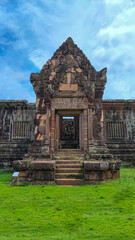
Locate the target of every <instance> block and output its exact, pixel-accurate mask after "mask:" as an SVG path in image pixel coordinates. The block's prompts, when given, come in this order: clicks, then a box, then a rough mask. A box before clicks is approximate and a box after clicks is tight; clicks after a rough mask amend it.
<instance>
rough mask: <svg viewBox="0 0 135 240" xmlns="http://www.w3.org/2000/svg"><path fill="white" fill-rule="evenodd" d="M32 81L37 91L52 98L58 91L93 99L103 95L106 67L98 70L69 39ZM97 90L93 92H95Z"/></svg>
mask: <svg viewBox="0 0 135 240" xmlns="http://www.w3.org/2000/svg"><path fill="white" fill-rule="evenodd" d="M34 76H36V78H35V80H34V79H33V78H34V77H33V75H31V82H32V84H33V86H34V90H35V92H36V94H37V95H38V96H39V95H40V92H41V93H42V96H43V95H44V97H45V98H48V97H49V98H51V97H52V96H54V95H55V93H56V92H57V94H58V92H60V94H61V92H69V94H70V96H71V94H74V92H83V93H84V95H85V96H87V97H88V99H89V100H90V101H92V100H93V99H94V98H95V97H97V98H98V97H102V95H103V90H104V85H105V82H106V70H101V71H100V72H97V71H96V70H95V69H94V67H93V66H92V65H91V63H90V61H89V60H88V59H87V57H86V56H85V55H84V53H83V52H82V51H81V50H80V49H79V48H78V47H77V45H76V44H75V43H74V42H73V40H72V39H71V38H68V39H67V40H66V41H65V42H64V43H63V44H62V45H61V46H60V47H59V49H58V50H57V51H56V52H55V53H54V55H53V57H52V58H51V59H50V60H49V61H48V62H47V63H46V64H45V65H44V66H43V68H42V70H41V72H40V73H39V74H38V77H37V75H34ZM95 93H96V94H95Z"/></svg>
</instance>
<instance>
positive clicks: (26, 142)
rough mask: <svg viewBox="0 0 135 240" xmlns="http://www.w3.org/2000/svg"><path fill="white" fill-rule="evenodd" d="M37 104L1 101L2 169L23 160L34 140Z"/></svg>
mask: <svg viewBox="0 0 135 240" xmlns="http://www.w3.org/2000/svg"><path fill="white" fill-rule="evenodd" d="M34 119H35V104H30V103H28V102H27V101H24V100H22V101H16V100H9V101H4V100H0V168H3V167H5V168H8V167H10V166H11V165H12V162H13V160H15V159H23V157H24V155H25V154H26V153H27V152H28V148H29V146H30V144H31V142H32V141H33V140H34Z"/></svg>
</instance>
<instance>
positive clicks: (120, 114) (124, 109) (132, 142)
mask: <svg viewBox="0 0 135 240" xmlns="http://www.w3.org/2000/svg"><path fill="white" fill-rule="evenodd" d="M103 115H104V139H105V141H106V144H107V147H108V148H109V149H110V152H111V153H112V154H113V155H114V156H117V157H118V158H120V159H121V160H123V161H126V162H128V163H129V164H130V163H131V164H132V165H134V166H135V100H104V102H103Z"/></svg>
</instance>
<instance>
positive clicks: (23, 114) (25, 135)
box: [0, 100, 135, 168]
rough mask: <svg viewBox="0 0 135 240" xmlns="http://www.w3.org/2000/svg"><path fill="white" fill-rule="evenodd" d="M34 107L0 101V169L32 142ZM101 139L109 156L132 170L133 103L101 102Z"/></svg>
mask: <svg viewBox="0 0 135 240" xmlns="http://www.w3.org/2000/svg"><path fill="white" fill-rule="evenodd" d="M35 112H36V105H35V104H30V103H28V102H27V101H24V100H22V101H16V100H14V101H13V100H12V101H2V100H1V101H0V168H3V167H5V168H8V167H10V166H12V162H13V160H16V159H23V158H24V155H25V154H26V153H27V152H28V148H29V147H30V145H31V143H32V142H33V140H34V128H35V127H34V119H35ZM102 113H103V114H102V116H103V119H102V121H103V136H104V139H105V142H106V145H107V147H108V148H109V149H110V153H112V154H113V155H114V156H116V157H118V158H119V159H120V160H122V161H124V162H126V163H129V164H132V165H133V166H135V100H104V101H103V112H102Z"/></svg>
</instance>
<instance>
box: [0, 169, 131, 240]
mask: <svg viewBox="0 0 135 240" xmlns="http://www.w3.org/2000/svg"><path fill="white" fill-rule="evenodd" d="M11 176H12V175H11V174H9V173H7V174H3V173H0V240H7V239H9V240H18V239H20V240H29V239H30V240H69V239H70V240H83V239H86V240H89V239H90V240H91V239H98V240H110V239H112V240H127V239H128V240H131V239H133V240H134V239H135V169H129V168H128V169H126V168H124V169H122V170H121V178H120V179H117V180H113V181H109V182H106V183H104V184H99V185H91V186H80V187H61V186H45V185H37V186H32V185H28V186H25V187H23V186H21V187H20V186H11V184H10V180H11Z"/></svg>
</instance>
